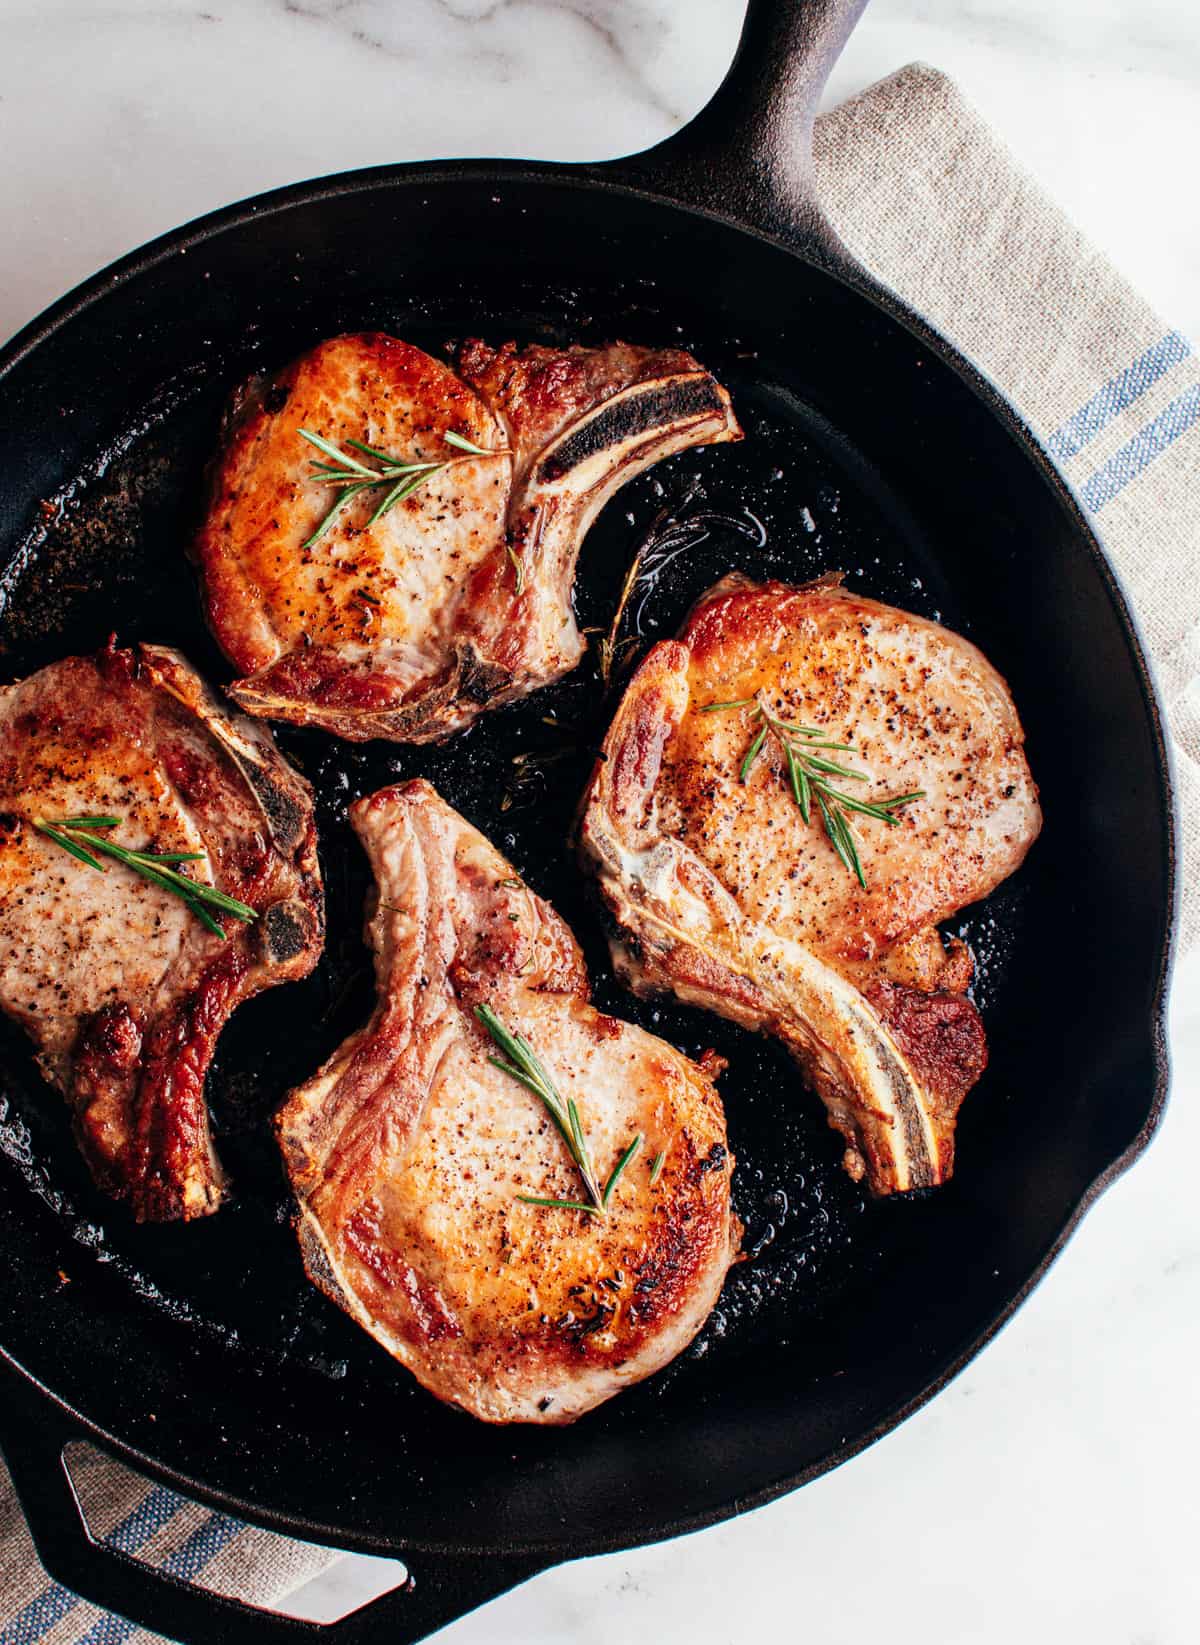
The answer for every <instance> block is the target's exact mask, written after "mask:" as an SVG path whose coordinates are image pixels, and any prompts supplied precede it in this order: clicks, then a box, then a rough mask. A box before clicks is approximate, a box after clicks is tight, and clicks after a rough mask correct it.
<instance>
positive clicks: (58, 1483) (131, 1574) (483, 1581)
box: [0, 1369, 547, 1645]
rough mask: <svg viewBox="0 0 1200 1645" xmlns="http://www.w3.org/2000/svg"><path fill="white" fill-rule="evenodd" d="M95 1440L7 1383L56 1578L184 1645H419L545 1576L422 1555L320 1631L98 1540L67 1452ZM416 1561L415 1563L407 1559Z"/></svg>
mask: <svg viewBox="0 0 1200 1645" xmlns="http://www.w3.org/2000/svg"><path fill="white" fill-rule="evenodd" d="M87 1438H88V1435H87V1433H86V1431H85V1430H84V1429H83V1428H82V1427H81V1426H80V1425H78V1424H77V1423H75V1422H74V1421H73V1419H72V1418H71V1417H70V1416H68V1415H67V1414H66V1413H64V1412H63V1411H61V1410H60V1409H59V1408H58V1407H57V1406H56V1405H54V1404H52V1403H51V1401H50V1400H49V1399H47V1398H46V1397H45V1396H44V1395H42V1394H41V1393H39V1392H38V1391H37V1390H36V1389H34V1388H32V1387H31V1386H30V1384H29V1383H28V1382H26V1380H25V1378H24V1377H22V1376H20V1375H18V1374H16V1373H14V1372H12V1371H10V1370H7V1369H5V1371H4V1374H3V1375H2V1376H0V1451H2V1452H3V1454H4V1460H5V1461H6V1462H7V1464H8V1469H9V1473H10V1474H11V1476H12V1482H13V1487H14V1489H15V1490H16V1493H17V1497H18V1500H19V1502H20V1504H21V1508H22V1510H23V1511H24V1514H25V1519H26V1523H27V1524H28V1526H29V1532H30V1535H31V1536H32V1538H33V1542H34V1546H35V1547H36V1548H37V1552H38V1557H39V1558H40V1560H41V1562H42V1565H43V1566H44V1568H45V1570H46V1573H47V1575H48V1576H50V1577H52V1578H53V1579H54V1581H55V1582H58V1583H61V1585H62V1586H63V1587H64V1588H69V1589H70V1590H71V1592H72V1593H75V1594H78V1595H79V1597H80V1598H81V1599H85V1600H87V1601H88V1602H89V1603H90V1604H92V1605H97V1606H99V1607H100V1608H101V1609H103V1610H106V1611H115V1612H116V1613H117V1614H118V1615H120V1616H123V1617H126V1618H127V1619H128V1620H129V1621H131V1622H135V1623H137V1624H138V1625H139V1626H140V1627H143V1628H148V1629H150V1630H152V1631H153V1632H155V1633H160V1634H164V1635H165V1636H166V1637H167V1638H168V1639H175V1640H182V1641H185V1642H186V1645H378V1641H380V1640H387V1641H388V1645H416V1641H418V1640H421V1639H424V1638H426V1636H427V1635H429V1634H431V1633H434V1632H436V1630H437V1629H439V1628H444V1627H446V1626H447V1624H449V1623H451V1622H454V1621H457V1620H458V1618H459V1617H462V1616H466V1615H467V1613H468V1612H469V1611H473V1610H474V1609H475V1608H476V1607H477V1606H479V1605H483V1604H485V1603H486V1602H487V1601H488V1600H489V1599H494V1598H496V1596H497V1595H499V1594H502V1593H505V1592H507V1590H508V1589H509V1588H514V1587H516V1586H517V1585H518V1584H519V1583H521V1582H524V1581H526V1580H527V1579H528V1578H529V1577H531V1576H534V1575H535V1574H536V1573H537V1572H538V1571H540V1570H542V1569H544V1568H545V1565H546V1563H547V1562H546V1561H545V1560H543V1559H538V1558H536V1557H531V1556H523V1557H520V1558H511V1559H510V1558H486V1557H483V1558H481V1557H480V1556H479V1555H478V1554H469V1555H466V1554H464V1555H453V1554H426V1553H419V1554H418V1553H414V1554H413V1556H412V1564H411V1566H410V1567H409V1581H408V1583H406V1584H402V1585H401V1586H400V1587H399V1588H396V1589H394V1590H393V1591H392V1592H391V1593H388V1594H382V1595H380V1597H379V1598H378V1599H375V1600H372V1601H371V1602H370V1603H369V1604H367V1605H364V1606H362V1607H361V1608H360V1609H359V1610H357V1611H353V1612H352V1613H351V1614H350V1615H349V1616H345V1617H342V1618H341V1620H340V1621H338V1622H330V1623H319V1622H307V1621H302V1620H300V1619H298V1618H295V1617H288V1616H283V1615H281V1614H280V1613H279V1612H277V1611H269V1610H260V1609H259V1608H258V1607H257V1606H254V1605H248V1604H244V1603H242V1602H241V1601H240V1600H236V1599H229V1598H226V1597H225V1596H224V1595H221V1594H213V1593H209V1592H208V1590H207V1589H204V1588H198V1587H196V1586H194V1585H193V1584H192V1583H190V1582H188V1581H187V1580H186V1579H185V1578H182V1577H179V1576H175V1575H172V1574H171V1573H170V1572H169V1571H163V1570H156V1569H154V1567H153V1566H150V1565H147V1564H145V1563H144V1562H143V1561H142V1560H140V1559H138V1558H136V1557H135V1556H134V1555H132V1554H128V1553H125V1552H123V1551H122V1550H121V1549H119V1548H114V1547H112V1546H110V1545H109V1544H108V1543H105V1542H99V1541H97V1540H96V1539H95V1538H94V1537H93V1536H92V1534H91V1532H90V1531H89V1529H88V1525H87V1521H86V1519H85V1517H84V1513H83V1509H82V1507H81V1505H80V1502H79V1499H78V1497H77V1495H76V1493H75V1488H74V1486H73V1485H72V1483H71V1476H70V1473H69V1471H68V1469H67V1465H66V1460H65V1458H64V1455H63V1451H64V1448H65V1447H66V1445H67V1444H68V1443H70V1442H71V1441H73V1440H84V1439H87ZM406 1563H407V1562H406Z"/></svg>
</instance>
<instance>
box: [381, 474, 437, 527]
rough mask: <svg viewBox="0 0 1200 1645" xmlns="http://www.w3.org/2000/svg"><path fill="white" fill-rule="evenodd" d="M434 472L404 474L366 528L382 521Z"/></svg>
mask: <svg viewBox="0 0 1200 1645" xmlns="http://www.w3.org/2000/svg"><path fill="white" fill-rule="evenodd" d="M441 466H444V465H440V464H439V467H441ZM435 472H436V471H435V470H434V469H432V468H430V469H425V470H424V471H423V472H421V473H420V474H412V473H409V474H406V475H405V476H404V478H403V479H402V480H398V481H397V482H396V484H395V485H394V486H393V487H392V489H391V490H390V491H389V492H388V494H387V496H386V497H385V498H384V499H383V501H382V502H381V503H380V505H379V507H378V508H377V509H376V510H375V512H374V514H372V516H371V518H370V519H369V520H368V521H367V526H368V528H370V527H371V526H373V525H374V524H375V522H376V520H382V519H383V516H384V515H385V514H386V513H387V512H388V510H389V509H390V508H394V507H395V506H396V504H397V503H399V502H402V501H403V500H404V498H405V497H409V496H411V495H412V493H413V492H414V491H415V490H416V489H417V487H418V486H420V485H424V483H425V481H426V480H428V479H429V478H430V477H431V475H433V474H434V473H435Z"/></svg>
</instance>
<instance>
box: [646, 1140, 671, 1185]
mask: <svg viewBox="0 0 1200 1645" xmlns="http://www.w3.org/2000/svg"><path fill="white" fill-rule="evenodd" d="M666 1157H667V1151H666V1149H665V1148H664V1149H663V1150H662V1152H661V1153H658V1154H655V1156H654V1158H653V1159H652V1160H651V1161H650V1186H651V1188H653V1187H654V1184H655V1183H656V1182H657V1181H658V1179H659V1177H660V1176H661V1174H662V1168H663V1161H664V1160H665V1159H666Z"/></svg>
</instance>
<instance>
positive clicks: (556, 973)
mask: <svg viewBox="0 0 1200 1645" xmlns="http://www.w3.org/2000/svg"><path fill="white" fill-rule="evenodd" d="M351 817H352V820H353V822H354V826H355V828H356V829H357V831H358V834H359V836H360V838H361V839H362V842H363V844H364V846H365V847H366V850H367V853H368V855H369V857H370V859H371V864H372V867H373V868H374V871H375V876H376V881H377V889H376V893H375V895H374V896H372V898H371V899H370V906H369V917H368V921H367V936H368V939H369V941H370V943H371V945H372V947H373V948H374V951H375V966H376V978H377V984H378V990H379V998H378V1003H377V1005H376V1009H375V1013H374V1015H373V1016H372V1018H371V1020H370V1021H369V1022H368V1023H367V1025H366V1026H365V1027H364V1028H363V1029H362V1030H361V1031H360V1032H359V1033H357V1034H355V1035H353V1036H352V1037H351V1038H350V1039H349V1040H347V1041H346V1043H345V1044H344V1045H343V1046H342V1047H341V1049H340V1050H339V1051H337V1052H336V1053H335V1054H334V1056H333V1057H332V1058H331V1059H330V1061H329V1062H328V1063H327V1064H326V1065H325V1067H324V1068H322V1069H321V1070H320V1072H319V1073H318V1074H316V1075H315V1076H314V1078H313V1079H312V1080H310V1081H309V1083H308V1084H307V1085H304V1086H302V1087H300V1089H298V1090H297V1091H294V1092H293V1093H292V1095H291V1096H290V1097H289V1098H288V1099H287V1101H286V1103H285V1105H284V1107H283V1109H282V1111H281V1113H280V1115H279V1119H278V1129H279V1137H280V1142H281V1146H282V1148H283V1152H284V1156H285V1159H286V1161H287V1166H288V1171H289V1173H290V1176H291V1179H292V1184H293V1186H294V1188H295V1190H296V1194H297V1198H298V1200H299V1204H300V1219H299V1232H300V1241H301V1247H302V1250H303V1253H304V1261H305V1265H306V1267H307V1269H308V1272H309V1275H310V1277H311V1278H312V1279H313V1281H314V1282H315V1283H316V1284H317V1285H318V1286H320V1287H321V1289H322V1290H324V1291H325V1292H327V1293H328V1295H329V1296H330V1297H332V1298H333V1299H334V1301H336V1302H339V1303H340V1304H341V1305H342V1307H343V1308H345V1309H346V1311H347V1312H348V1313H349V1314H350V1315H351V1316H352V1317H353V1318H354V1319H355V1320H357V1321H358V1323H359V1324H360V1325H362V1326H363V1328H364V1329H365V1330H367V1331H369V1332H370V1334H371V1335H372V1336H373V1337H375V1338H376V1340H377V1341H379V1342H380V1343H382V1345H383V1346H384V1347H385V1348H387V1349H388V1350H389V1352H391V1353H392V1354H394V1355H395V1356H396V1358H397V1359H399V1360H400V1361H401V1363H402V1364H404V1365H406V1366H407V1367H408V1368H409V1370H411V1371H412V1372H413V1373H414V1375H415V1376H416V1377H417V1378H418V1379H419V1381H421V1382H422V1383H423V1384H424V1385H425V1387H426V1388H428V1389H430V1390H431V1391H432V1392H433V1393H435V1394H437V1395H438V1397H439V1398H441V1399H444V1400H448V1401H451V1402H452V1403H454V1404H457V1405H460V1406H462V1407H463V1408H464V1409H465V1410H467V1411H469V1412H471V1413H472V1414H473V1415H475V1416H477V1417H481V1418H483V1419H484V1420H485V1421H489V1422H547V1423H555V1422H569V1421H571V1420H573V1419H574V1418H575V1417H577V1416H579V1415H580V1414H581V1413H582V1412H584V1411H587V1410H589V1409H590V1408H591V1407H592V1406H594V1405H598V1404H599V1403H600V1402H601V1401H602V1400H605V1399H608V1398H609V1397H610V1396H611V1395H613V1394H615V1393H617V1392H619V1390H620V1389H622V1388H624V1387H627V1386H628V1385H629V1384H631V1383H634V1382H638V1381H640V1380H641V1379H642V1378H643V1377H646V1376H649V1375H650V1373H651V1372H652V1371H655V1370H657V1369H658V1368H659V1367H660V1366H662V1365H665V1364H666V1362H667V1361H668V1360H670V1359H672V1358H673V1357H674V1356H675V1355H676V1354H678V1353H679V1352H680V1350H681V1349H683V1348H684V1347H685V1346H686V1345H687V1343H688V1342H690V1340H691V1339H692V1337H693V1336H694V1335H695V1333H696V1331H697V1330H699V1328H700V1326H701V1324H702V1323H703V1322H704V1320H705V1318H706V1317H707V1315H708V1313H709V1311H710V1310H711V1308H712V1307H713V1304H714V1303H715V1302H716V1300H717V1296H718V1294H719V1292H720V1290H721V1284H722V1281H723V1280H724V1278H725V1273H726V1271H727V1269H728V1268H729V1265H730V1262H731V1261H732V1260H733V1257H734V1254H735V1252H736V1250H737V1245H738V1240H739V1237H740V1227H739V1225H738V1223H737V1221H736V1219H735V1218H734V1217H733V1215H732V1213H731V1210H730V1198H729V1186H730V1171H731V1169H732V1164H733V1161H732V1160H731V1158H730V1156H729V1154H728V1152H727V1149H726V1137H725V1118H724V1114H723V1112H722V1109H721V1103H720V1100H719V1098H718V1097H717V1094H716V1091H715V1089H714V1087H713V1084H712V1081H711V1080H710V1078H709V1077H708V1075H707V1074H706V1073H705V1072H704V1071H703V1070H702V1069H701V1068H700V1067H698V1066H697V1065H696V1064H695V1063H693V1062H691V1061H689V1059H688V1058H687V1057H685V1056H683V1055H682V1054H681V1053H680V1052H678V1051H676V1050H674V1049H673V1048H672V1047H671V1046H670V1045H667V1044H666V1043H665V1042H664V1041H662V1040H659V1039H656V1038H655V1037H654V1036H653V1035H652V1034H648V1033H645V1032H644V1031H643V1030H642V1029H640V1028H634V1027H632V1026H630V1024H628V1023H624V1022H619V1021H617V1020H616V1019H615V1018H613V1017H608V1016H604V1015H603V1014H602V1013H600V1012H599V1011H597V1010H595V1009H594V1008H593V1007H592V1006H591V1005H590V1004H589V1003H588V980H587V973H586V971H585V969H584V964H583V958H582V956H581V954H580V952H579V949H578V947H577V945H576V943H575V939H574V938H573V937H572V935H571V933H570V931H569V930H568V929H567V927H566V926H565V925H564V924H563V922H562V920H561V919H559V917H558V915H557V914H555V912H554V910H553V909H552V908H550V907H549V906H548V905H547V904H546V903H544V902H543V901H542V899H541V898H540V897H538V896H536V895H535V894H534V892H532V891H531V890H530V889H529V887H528V886H526V885H525V884H524V883H523V881H521V880H520V879H519V878H518V877H517V876H516V874H515V873H514V871H513V869H512V867H511V866H510V864H509V863H507V862H506V861H505V860H504V858H503V857H502V856H501V855H500V854H499V852H498V851H496V850H495V848H494V847H493V846H492V845H490V844H489V843H488V841H487V840H486V839H484V838H483V836H482V835H481V834H479V833H477V832H476V830H475V829H473V828H472V827H470V825H469V824H468V823H466V822H465V821H464V820H463V818H462V817H460V816H459V815H458V813H457V812H455V811H452V810H451V809H450V807H449V806H448V805H446V804H445V803H444V802H443V801H442V800H441V799H440V798H439V797H438V795H437V794H436V793H435V791H434V790H433V789H432V788H431V787H430V786H429V785H428V784H427V783H424V782H410V783H406V784H403V785H401V786H400V787H397V788H385V789H383V790H381V792H379V793H377V794H373V795H371V796H370V797H369V798H368V799H364V800H360V801H358V802H357V804H356V805H354V806H353V807H352V808H351ZM489 1013H490V1014H492V1016H491V1020H492V1021H494V1022H496V1023H498V1024H500V1025H502V1027H503V1029H504V1031H505V1032H506V1033H507V1034H510V1035H512V1036H523V1043H524V1044H525V1045H526V1047H527V1048H528V1049H529V1050H530V1051H531V1053H532V1054H533V1055H534V1056H535V1057H536V1058H537V1059H538V1060H539V1062H540V1065H541V1067H542V1070H543V1072H544V1073H545V1074H546V1075H547V1076H548V1077H549V1079H550V1080H551V1081H552V1083H553V1086H554V1088H555V1089H556V1091H557V1094H558V1097H559V1098H560V1100H561V1103H562V1106H563V1108H564V1110H565V1109H566V1108H567V1106H568V1105H569V1104H571V1103H574V1105H575V1109H576V1113H577V1117H578V1121H579V1126H580V1129H581V1132H582V1135H583V1138H584V1141H585V1144H586V1152H587V1155H588V1157H589V1160H590V1164H591V1167H592V1171H593V1175H594V1178H595V1180H596V1182H597V1183H598V1184H607V1183H608V1181H609V1179H610V1178H611V1177H612V1175H613V1172H614V1169H615V1167H616V1166H617V1164H618V1163H619V1161H620V1160H621V1159H622V1158H623V1157H624V1156H625V1155H626V1153H627V1152H628V1149H629V1147H630V1145H631V1144H632V1143H633V1142H634V1140H635V1139H636V1138H638V1137H640V1138H641V1143H640V1146H639V1147H638V1148H637V1150H636V1151H635V1153H634V1154H633V1156H632V1158H631V1159H630V1160H629V1161H628V1163H627V1164H626V1166H625V1169H624V1170H622V1171H621V1172H620V1173H619V1174H618V1176H617V1180H616V1181H615V1183H613V1185H612V1190H611V1196H610V1198H609V1203H608V1207H607V1211H606V1212H604V1213H603V1214H593V1212H592V1211H591V1210H589V1209H588V1208H587V1207H589V1206H594V1201H593V1200H591V1199H589V1198H588V1196H587V1191H586V1188H585V1184H584V1180H583V1177H582V1175H581V1173H580V1171H579V1169H578V1168H577V1165H576V1162H575V1157H574V1155H573V1154H572V1152H571V1149H570V1146H569V1144H568V1142H567V1140H566V1138H565V1137H564V1135H563V1134H560V1131H559V1130H558V1129H557V1128H556V1125H555V1123H554V1121H553V1120H552V1118H551V1116H550V1113H549V1112H548V1110H547V1108H546V1106H545V1105H544V1104H543V1102H542V1100H541V1099H540V1098H539V1097H538V1096H537V1095H536V1094H535V1093H534V1091H532V1090H530V1089H529V1088H528V1086H527V1085H526V1084H524V1083H522V1081H521V1080H519V1079H517V1078H515V1077H514V1076H513V1075H512V1074H510V1073H508V1072H506V1071H505V1070H504V1069H503V1068H501V1067H498V1066H497V1062H498V1061H499V1062H505V1061H506V1060H507V1057H506V1053H505V1052H504V1051H503V1050H502V1048H501V1046H500V1044H499V1043H498V1041H497V1039H496V1038H495V1037H494V1036H493V1034H492V1033H491V1031H490V1030H489V1029H488V1028H487V1027H485V1025H484V1023H483V1021H482V1020H481V1014H482V1015H483V1016H488V1015H489ZM493 1059H495V1060H493ZM567 1129H568V1130H569V1129H570V1123H569V1122H568V1125H567ZM538 1199H541V1200H556V1201H566V1202H572V1203H574V1204H577V1205H582V1206H584V1207H585V1208H584V1209H570V1208H564V1207H562V1206H545V1205H537V1204H532V1203H530V1200H538Z"/></svg>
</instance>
